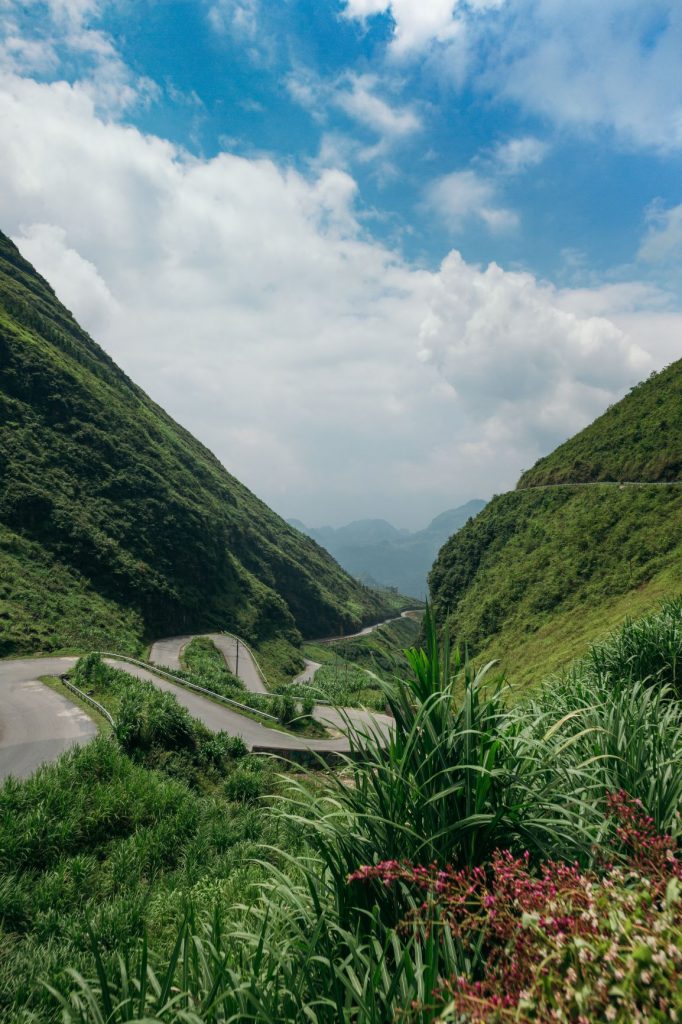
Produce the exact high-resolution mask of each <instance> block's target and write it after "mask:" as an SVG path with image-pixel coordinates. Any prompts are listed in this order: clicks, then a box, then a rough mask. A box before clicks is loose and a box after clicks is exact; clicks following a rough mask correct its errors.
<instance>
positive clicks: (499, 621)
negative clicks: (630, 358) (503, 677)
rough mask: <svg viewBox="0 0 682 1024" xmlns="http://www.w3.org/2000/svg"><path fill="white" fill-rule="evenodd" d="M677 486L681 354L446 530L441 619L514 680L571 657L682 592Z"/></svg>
mask: <svg viewBox="0 0 682 1024" xmlns="http://www.w3.org/2000/svg"><path fill="white" fill-rule="evenodd" d="M609 481H610V482H609ZM618 481H630V483H618ZM681 481H682V361H679V362H676V363H673V364H672V365H671V366H670V367H668V368H667V369H665V370H663V371H662V372H661V373H659V374H656V375H655V376H652V377H650V378H649V379H648V380H647V381H645V382H644V383H643V384H640V385H638V386H637V387H636V388H633V390H632V391H631V392H630V393H629V394H628V395H627V396H626V397H625V398H624V399H623V400H622V401H620V402H618V403H617V404H616V405H614V406H612V407H611V408H610V409H609V410H607V412H606V413H605V414H604V415H603V416H601V417H599V419H597V420H595V422H594V423H593V424H591V425H590V426H589V427H587V428H586V429H585V430H583V431H582V432H581V433H579V434H577V435H576V436H575V437H574V438H571V439H570V440H569V441H567V442H566V443H565V444H563V445H561V446H560V447H559V448H557V449H556V451H555V452H553V453H552V454H551V455H549V456H547V457H546V458H545V459H541V460H540V461H539V462H538V463H537V464H536V465H535V466H534V467H533V469H532V470H530V471H529V472H527V473H525V474H524V475H523V476H522V477H521V480H520V481H519V484H518V486H517V489H516V490H515V491H512V492H510V493H508V494H503V495H500V496H498V497H496V498H494V499H493V501H491V502H490V504H489V505H488V506H487V507H486V508H485V509H484V510H483V511H482V512H481V513H480V514H479V515H478V516H476V518H475V519H473V520H472V521H470V522H469V523H468V524H467V525H466V526H465V527H464V528H463V529H462V530H460V531H459V532H458V533H457V534H456V535H455V536H453V537H452V538H450V540H449V541H448V542H447V543H446V544H445V545H444V546H443V548H442V549H441V551H440V554H439V556H438V559H437V560H436V563H435V565H434V567H433V569H432V571H431V574H430V577H429V583H430V587H431V594H432V600H433V604H434V610H435V612H436V615H437V617H438V619H439V621H440V622H441V623H443V624H447V626H448V628H449V630H450V632H451V634H452V635H453V636H455V637H457V638H459V639H460V640H461V641H463V642H466V643H467V644H468V645H469V647H470V649H471V650H472V651H473V652H474V653H475V654H476V655H477V656H480V657H481V658H487V657H500V658H502V659H503V662H504V663H505V666H506V667H507V669H508V671H509V673H510V675H511V678H512V681H517V682H519V683H520V684H526V683H529V682H532V681H535V680H537V679H538V678H539V676H540V675H545V674H546V673H547V672H548V671H551V670H553V669H556V668H558V667H559V666H561V665H563V664H565V663H566V662H568V661H569V660H571V658H573V657H575V656H577V655H579V654H580V653H581V652H582V651H583V650H584V649H585V648H586V647H587V645H588V643H589V642H590V641H591V640H594V639H595V638H596V637H598V636H599V635H600V634H602V633H604V632H606V631H608V630H609V629H612V628H614V627H616V626H617V625H618V624H619V623H620V622H621V621H622V620H623V619H624V618H625V617H626V616H628V615H633V616H634V615H640V614H644V613H645V612H647V611H648V610H649V609H651V608H652V607H653V606H654V605H656V603H657V602H658V601H659V600H660V598H661V597H663V596H665V595H668V594H674V593H679V592H680V591H682V485H681Z"/></svg>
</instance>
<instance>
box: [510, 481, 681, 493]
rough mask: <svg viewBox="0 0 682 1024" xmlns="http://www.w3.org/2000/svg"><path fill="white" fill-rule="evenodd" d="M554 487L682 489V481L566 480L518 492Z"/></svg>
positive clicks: (530, 487) (522, 488) (533, 485)
mask: <svg viewBox="0 0 682 1024" xmlns="http://www.w3.org/2000/svg"><path fill="white" fill-rule="evenodd" d="M553 487H620V488H622V489H625V488H626V487H682V480H576V481H574V482H573V481H571V480H564V481H562V482H561V483H558V484H525V485H524V486H523V487H517V488H516V490H517V491H548V490H550V489H551V488H553Z"/></svg>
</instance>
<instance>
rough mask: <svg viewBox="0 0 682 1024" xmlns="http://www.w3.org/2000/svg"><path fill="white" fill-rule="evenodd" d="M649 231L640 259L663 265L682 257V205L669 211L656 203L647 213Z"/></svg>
mask: <svg viewBox="0 0 682 1024" xmlns="http://www.w3.org/2000/svg"><path fill="white" fill-rule="evenodd" d="M647 221H648V225H649V227H648V231H647V234H646V237H645V238H644V240H643V242H642V244H641V246H640V249H639V257H640V259H643V260H646V261H647V262H649V263H661V262H662V261H663V260H669V259H670V258H671V257H678V258H679V257H680V256H682V203H680V204H679V206H672V207H670V208H669V209H666V208H665V207H663V206H662V205H661V204H660V203H654V204H652V206H651V207H650V208H649V210H648V211H647Z"/></svg>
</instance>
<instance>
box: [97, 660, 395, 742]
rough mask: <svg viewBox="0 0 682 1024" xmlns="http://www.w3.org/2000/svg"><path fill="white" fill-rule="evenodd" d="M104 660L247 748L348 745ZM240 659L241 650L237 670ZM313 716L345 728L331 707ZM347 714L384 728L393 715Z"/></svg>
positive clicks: (341, 738)
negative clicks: (277, 725)
mask: <svg viewBox="0 0 682 1024" xmlns="http://www.w3.org/2000/svg"><path fill="white" fill-rule="evenodd" d="M106 661H107V664H108V665H112V666H113V667H114V668H120V669H123V671H124V672H128V673H129V674H130V675H132V676H135V677H136V678H137V679H147V680H149V682H151V683H153V684H154V685H155V686H158V688H159V689H160V690H165V691H166V692H167V693H172V694H173V696H174V697H175V698H176V699H177V700H178V702H179V703H180V704H182V706H183V707H185V708H187V710H188V711H189V713H190V714H191V715H192V716H193V717H194V718H198V719H199V721H200V722H203V723H204V725H206V726H207V727H208V728H209V729H211V730H212V731H213V732H220V731H225V732H229V733H230V735H231V736H241V738H242V739H243V740H244V742H245V743H246V745H247V747H249V749H250V750H256V751H259V750H260V751H262V750H271V751H280V752H282V753H286V752H296V751H306V750H309V751H317V752H323V751H335V752H340V751H348V750H349V749H350V744H349V742H348V739H347V738H346V737H345V736H341V735H339V736H338V737H335V738H333V739H307V738H306V737H304V736H292V735H291V733H285V732H280V731H279V730H278V729H270V728H268V726H267V725H263V724H261V723H260V722H257V721H255V720H253V719H251V718H246V717H245V716H244V715H240V714H239V713H238V712H237V711H232V710H231V709H230V708H228V707H225V706H224V705H222V704H218V703H216V702H215V701H213V700H210V699H209V698H207V697H202V695H201V694H199V693H194V692H193V691H192V690H187V689H185V687H184V686H179V685H176V684H175V683H171V682H170V681H169V680H167V679H162V678H161V677H160V676H157V675H156V674H155V673H154V672H153V671H149V670H148V669H144V668H139V667H138V666H136V665H129V664H128V663H127V662H124V661H116V659H114V658H107V659H106ZM241 663H242V661H241V654H240V656H239V666H240V670H241ZM315 717H316V718H317V719H318V720H319V721H321V722H324V724H325V725H327V726H329V727H330V728H331V729H333V730H336V731H338V732H341V731H342V730H344V729H345V728H346V722H345V721H344V717H343V714H342V713H340V712H338V711H336V710H335V709H334V708H316V711H315ZM348 718H349V720H350V721H351V722H353V724H354V725H355V726H356V727H358V728H359V729H361V728H363V727H366V726H367V725H368V724H373V723H376V724H377V725H378V727H379V728H380V729H381V730H382V731H384V732H387V731H388V730H389V729H390V728H391V724H392V719H390V718H389V717H388V716H387V715H370V714H368V713H366V712H363V711H355V710H350V709H349V711H348Z"/></svg>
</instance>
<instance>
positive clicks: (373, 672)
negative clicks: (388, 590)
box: [294, 617, 421, 711]
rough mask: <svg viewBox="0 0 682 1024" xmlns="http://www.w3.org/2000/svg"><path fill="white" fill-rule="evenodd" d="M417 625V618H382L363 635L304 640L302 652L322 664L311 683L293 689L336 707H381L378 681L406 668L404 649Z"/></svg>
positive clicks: (413, 638)
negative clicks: (312, 641) (327, 640)
mask: <svg viewBox="0 0 682 1024" xmlns="http://www.w3.org/2000/svg"><path fill="white" fill-rule="evenodd" d="M420 629H421V623H420V620H419V618H408V617H405V618H398V619H394V620H393V621H390V622H386V623H384V624H383V625H381V626H379V627H378V628H377V629H375V630H372V632H371V633H368V634H367V635H366V636H359V637H350V638H348V639H346V640H338V641H336V642H334V643H328V644H310V643H309V644H305V645H304V653H305V656H306V657H307V658H309V659H310V660H311V661H317V662H319V663H320V664H321V666H322V667H321V668H319V669H318V670H317V672H316V673H315V678H314V680H313V682H312V683H301V684H298V686H297V687H296V689H295V691H294V692H296V693H297V694H299V695H301V696H303V695H305V694H313V695H314V696H315V697H316V699H318V700H326V701H330V702H331V703H333V704H337V705H338V706H340V707H366V708H372V709H374V710H376V711H383V710H384V708H385V706H386V698H385V695H384V691H383V688H382V686H381V681H382V680H384V681H389V682H390V681H391V680H392V679H394V678H395V677H396V676H404V675H405V673H406V672H407V671H408V670H409V662H408V660H407V657H406V655H405V649H406V648H408V647H412V646H413V645H414V644H415V642H416V640H417V637H418V636H419V633H420Z"/></svg>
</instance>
